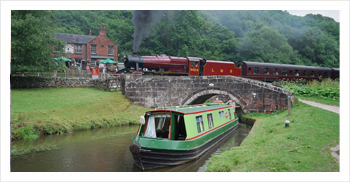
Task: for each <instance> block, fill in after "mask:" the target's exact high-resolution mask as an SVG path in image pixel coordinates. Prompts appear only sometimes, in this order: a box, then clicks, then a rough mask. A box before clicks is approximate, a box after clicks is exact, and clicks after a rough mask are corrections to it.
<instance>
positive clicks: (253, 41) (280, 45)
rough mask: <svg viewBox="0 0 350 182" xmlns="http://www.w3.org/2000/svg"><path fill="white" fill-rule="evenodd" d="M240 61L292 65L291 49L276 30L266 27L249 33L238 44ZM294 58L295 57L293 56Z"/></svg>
mask: <svg viewBox="0 0 350 182" xmlns="http://www.w3.org/2000/svg"><path fill="white" fill-rule="evenodd" d="M238 51H239V52H240V54H241V55H242V58H241V59H242V60H247V61H256V62H273V63H283V64H290V63H293V62H294V60H293V58H294V55H293V49H292V47H291V46H290V45H289V44H288V42H287V39H286V38H285V37H284V36H283V35H282V34H280V33H279V32H278V31H277V30H274V29H271V28H269V27H267V26H264V27H262V28H261V29H259V30H253V31H249V32H247V33H246V34H245V36H244V37H243V39H242V40H241V42H240V45H239V48H238ZM295 57H296V56H295Z"/></svg>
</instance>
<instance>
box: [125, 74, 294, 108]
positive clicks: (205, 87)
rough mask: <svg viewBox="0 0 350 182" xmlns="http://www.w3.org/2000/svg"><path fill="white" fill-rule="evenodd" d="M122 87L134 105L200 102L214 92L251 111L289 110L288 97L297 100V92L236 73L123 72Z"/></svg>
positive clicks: (159, 105)
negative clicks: (203, 74) (150, 73)
mask: <svg viewBox="0 0 350 182" xmlns="http://www.w3.org/2000/svg"><path fill="white" fill-rule="evenodd" d="M121 90H122V93H123V94H125V96H126V98H128V99H130V100H131V101H132V102H133V103H134V104H138V105H142V106H145V107H153V108H157V107H165V106H179V105H188V104H199V103H203V102H205V101H206V100H207V99H209V98H210V97H212V96H215V95H227V96H228V97H229V98H230V99H232V100H235V101H236V103H237V104H238V105H240V106H241V108H242V110H243V112H248V113H250V112H264V113H272V112H275V111H277V110H283V109H287V103H288V98H290V99H291V100H292V103H294V102H295V97H294V92H291V91H288V90H285V89H283V88H281V87H277V86H274V85H272V84H270V83H265V82H261V81H256V80H251V79H246V78H241V77H234V76H198V77H189V76H176V77H175V76H136V75H123V76H122V78H121Z"/></svg>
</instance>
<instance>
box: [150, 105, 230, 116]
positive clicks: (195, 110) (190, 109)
mask: <svg viewBox="0 0 350 182" xmlns="http://www.w3.org/2000/svg"><path fill="white" fill-rule="evenodd" d="M228 107H232V106H231V105H228V104H224V103H209V104H198V105H185V106H170V107H163V108H156V109H155V110H152V111H147V112H146V113H149V112H160V111H163V112H176V113H180V114H184V115H188V114H199V113H202V112H208V111H214V110H219V109H224V108H228Z"/></svg>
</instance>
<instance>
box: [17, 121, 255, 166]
mask: <svg viewBox="0 0 350 182" xmlns="http://www.w3.org/2000/svg"><path fill="white" fill-rule="evenodd" d="M137 129H138V126H122V127H113V128H102V129H95V130H89V131H81V132H74V133H72V134H66V135H63V136H56V135H52V136H46V137H42V138H40V139H38V140H35V141H14V142H12V143H11V149H14V148H16V149H21V148H23V147H24V148H25V147H27V148H28V147H39V146H42V145H48V146H52V145H56V146H57V147H58V149H53V150H48V151H43V152H37V153H32V154H28V155H23V156H15V157H12V158H11V172H131V171H135V172H140V170H139V169H138V168H137V167H136V166H135V165H134V163H133V159H132V156H131V153H130V151H129V142H130V139H131V137H132V136H134V135H135V133H136V132H137ZM249 131H250V127H242V126H239V127H238V128H237V129H236V131H235V132H233V133H232V134H231V135H230V137H227V138H226V139H225V140H224V141H223V142H221V143H220V145H219V146H217V147H215V148H213V149H211V150H209V151H208V152H207V153H206V154H205V155H203V156H202V157H201V158H200V159H198V160H195V161H192V162H190V163H188V164H185V165H181V166H176V167H170V168H164V169H158V170H152V171H155V172H162V171H167V172H196V171H205V168H206V165H207V164H208V162H209V159H210V157H211V156H212V155H218V154H220V153H221V152H222V151H225V150H228V149H230V148H231V147H233V146H238V145H240V143H241V142H242V141H243V139H244V138H245V137H246V136H247V135H248V133H249Z"/></svg>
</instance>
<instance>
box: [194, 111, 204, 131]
mask: <svg viewBox="0 0 350 182" xmlns="http://www.w3.org/2000/svg"><path fill="white" fill-rule="evenodd" d="M196 122H197V131H198V133H202V132H203V131H204V124H203V117H202V115H200V116H196Z"/></svg>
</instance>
